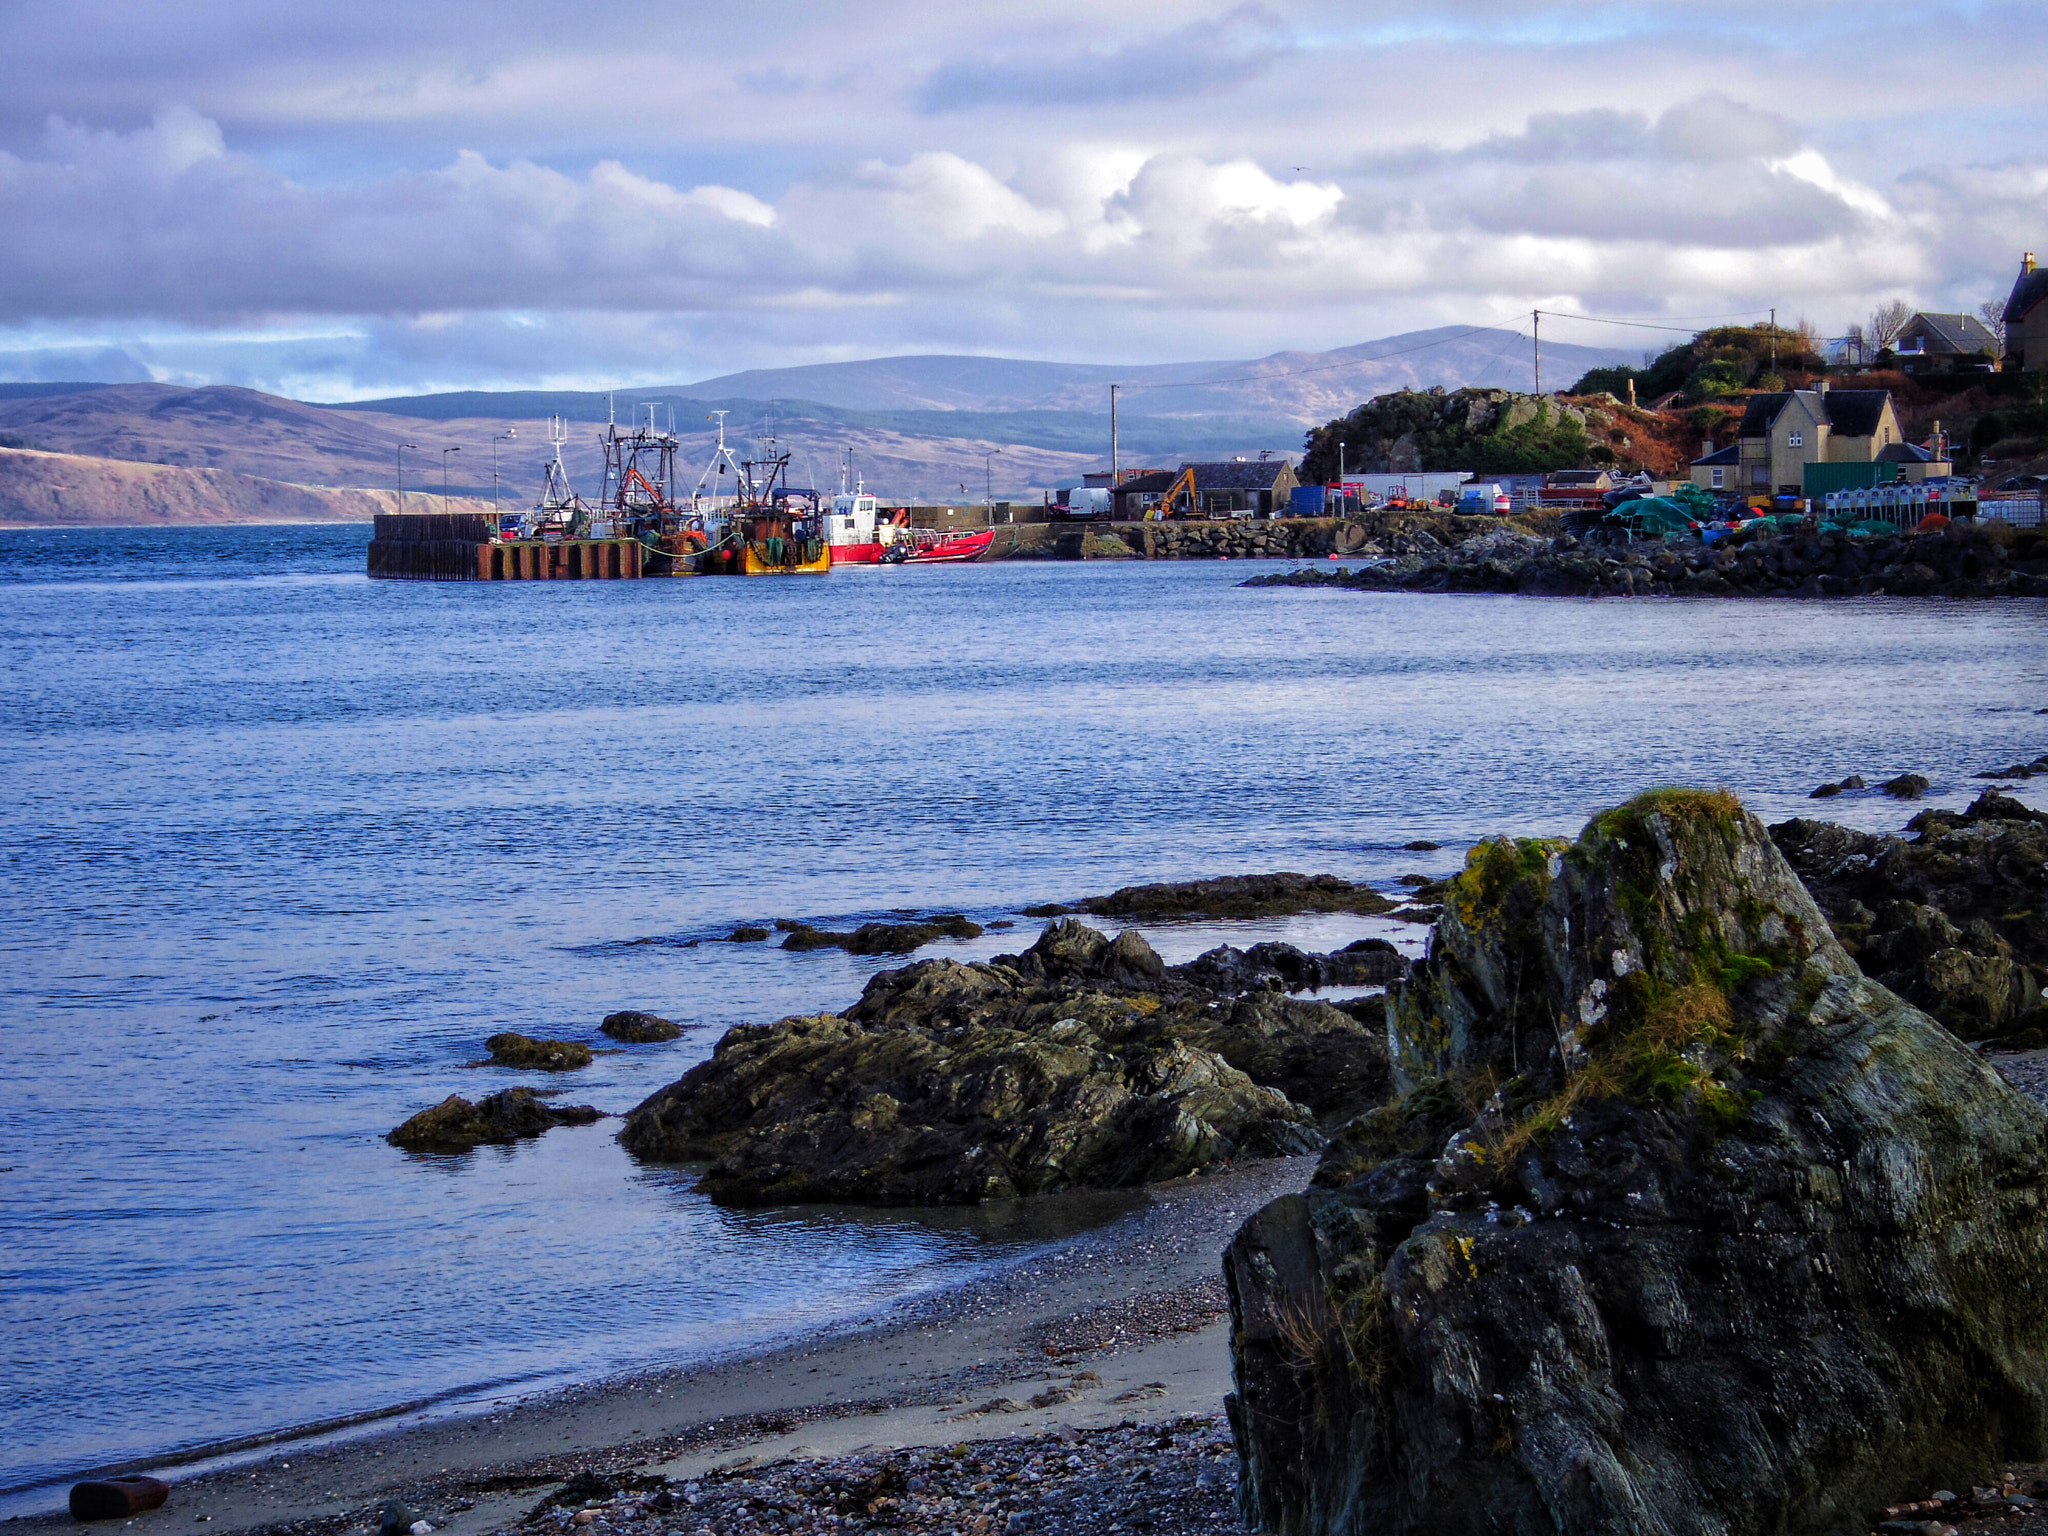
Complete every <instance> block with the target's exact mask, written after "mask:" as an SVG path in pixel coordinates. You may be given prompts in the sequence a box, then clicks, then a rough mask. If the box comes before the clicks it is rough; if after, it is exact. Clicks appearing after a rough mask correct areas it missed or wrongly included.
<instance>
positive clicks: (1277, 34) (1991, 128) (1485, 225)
mask: <svg viewBox="0 0 2048 1536" xmlns="http://www.w3.org/2000/svg"><path fill="white" fill-rule="evenodd" d="M0 15H4V18H5V22H4V27H5V33H6V37H7V50H8V54H9V68H8V84H7V89H6V91H5V92H4V93H0V380H38V379H102V380H114V381H120V380H140V379H160V380H164V381H168V382H179V383H240V384H248V385H251V386H254V387H257V388H262V389H267V390H271V391H275V392H278V393H284V394H290V395H295V396H297V397H300V398H306V399H346V398H364V397H369V396H375V395H384V394H397V393H413V392H420V391H427V390H437V389H461V388H537V387H547V388H599V387H604V386H606V385H609V384H621V385H625V384H635V383H638V384H651V383H681V382H689V381H695V380H698V379H703V378H707V377H711V376H715V375H718V374H722V373H727V372H732V371H736V370H739V369H744V368H751V367H776V366H789V365H792V364H799V363H807V362H823V361H839V360H846V359H853V358H861V357H870V356H882V355H903V354H916V353H928V352H944V353H970V354H980V355H992V356H1019V357H1033V358H1044V359H1051V360H1057V361H1064V362H1103V363H1113V364H1125V363H1130V364H1135V363H1155V362H1179V361H1190V360H1197V359H1205V358H1216V359H1224V358H1237V357H1256V356H1262V355H1265V354H1267V353H1271V352H1275V351H1279V350H1283V349H1289V348H1299V349H1306V350H1321V349H1324V348H1329V347H1336V346H1347V345H1353V344H1356V343H1359V342H1362V341H1366V340H1369V339H1372V338H1376V337H1380V336H1386V335H1392V334H1398V333H1400V332H1403V331H1409V330H1416V329H1421V328H1424V327H1429V326H1437V325H1444V324H1450V323H1460V324H1474V325H1477V324H1492V323H1500V322H1503V321H1506V322H1513V321H1514V320H1515V319H1516V317H1518V316H1520V317H1522V318H1523V319H1526V317H1527V312H1528V311H1529V310H1530V309H1532V308H1538V307H1540V308H1542V309H1543V310H1545V311H1547V312H1556V314H1557V315H1560V316H1563V315H1598V316H1606V317H1613V318H1621V319H1630V320H1634V321H1636V322H1638V323H1640V324H1662V325H1669V326H1673V327H1677V328H1679V329H1681V330H1684V329H1690V328H1692V327H1693V326H1695V325H1697V324H1700V323H1707V322H1709V321H1713V320H1718V319H1722V318H1730V319H1734V318H1740V319H1748V318H1752V317H1754V318H1762V317H1763V315H1764V314H1766V313H1767V312H1768V311H1770V310H1771V309H1773V308H1775V309H1776V311H1777V313H1778V315H1779V317H1780V318H1781V319H1784V320H1799V319H1804V320H1807V321H1809V322H1811V323H1812V324H1813V325H1814V326H1815V327H1817V328H1818V329H1819V330H1820V331H1821V333H1822V334H1823V335H1831V334H1839V333H1840V332H1841V331H1842V330H1843V329H1844V328H1845V327H1846V326H1847V325H1848V324H1850V323H1851V322H1853V321H1856V320H1859V319H1861V318H1862V317H1863V316H1865V315H1867V314H1868V313H1869V311H1870V310H1871V308H1873V307H1874V306H1875V305H1876V304H1877V303H1879V302H1881V301H1883V300H1886V299H1891V298H1903V299H1905V300H1907V301H1908V302H1909V303H1911V304H1913V305H1914V306H1915V307H1922V308H1931V309H1943V310H1967V311H1974V310H1975V309H1976V308H1977V306H1978V304H1979V303H1981V302H1983V301H1985V300H1987V299H1999V298H2003V297H2004V295H2005V294H2006V292H2007V291H2008V290H2009V288H2010V287H2011V284H2012V280H2013V277H2014V275H2015V273H2016V272H2017V270H2018V266H2019V261H2020V256H2021V253H2022V252H2023V251H2027V250H2034V249H2040V250H2042V251H2043V254H2044V255H2048V92H2043V91H2040V90H2038V89H2036V88H2035V87H2034V85H2033V84H2032V83H2031V82H2037V81H2039V80H2041V79H2043V78H2048V7H2044V6H2043V5H2041V4H2040V3H2039V0H2024V3H2004V4H1992V3H1963V0H1955V3H1946V4H1943V3H1898V4H1891V3H1885V0H1878V3H1876V4H1872V3H1871V0H1861V3H1856V4H1850V3H1834V0H1717V3H1715V4H1713V5H1711V6H1709V5H1701V4H1697V3H1693V0H1686V3H1676V0H1665V3H1662V4H1656V5H1651V4H1630V5H1621V4H1612V3H1606V0H1578V3H1574V4H1556V3H1546V0H1529V3H1517V0H1447V3H1440V4H1437V5H1435V6H1418V5H1416V4H1414V3H1412V0H1408V3H1381V0H1351V3H1346V4H1324V3H1319V0H1304V3H1280V0H1273V3H1253V4H1243V5H1232V4H1227V3H1226V4H1220V5H1204V4H1203V3H1202V0H1194V3H1188V0H1178V3H1174V4H1164V3H1157V4H1155V3H1139V0H1088V3H1078V0H1062V3H1054V0H1008V3H1006V4H1003V5H1000V6H997V5H955V6H934V5H932V4H930V3H929V0H917V3H910V0H849V3H843V4H837V5H822V4H802V3H790V0H754V3H750V4H746V5H733V4H729V3H722V4H718V5H705V4H701V3H695V0H680V3H678V0H671V3H667V4H662V5H658V6H657V5H647V4H639V3H633V0H613V3H610V4H607V5H604V6H600V7H595V8H582V7H565V6H541V5H535V4H532V3H529V0H491V3H488V4H479V3H476V0H438V3H435V4H431V5H422V4H420V3H418V0H408V3H404V4H395V3H390V0H350V3H348V4H344V5H322V6H299V5H279V4H277V3H276V0H185V3H182V4H179V5H176V6H170V5H165V4H163V3H161V0H146V3H144V0H126V3H124V0H61V3H60V0H6V4H5V6H4V7H0ZM1543 325H1544V333H1545V335H1546V336H1552V335H1554V336H1555V337H1556V338H1557V339H1559V340H1570V341H1581V342H1585V343H1588V344H1592V345H1608V346H1612V345H1628V346H1634V345H1637V344H1638V343H1640V344H1641V345H1642V346H1643V347H1644V348H1645V349H1650V350H1654V349H1655V348H1656V347H1658V346H1660V345H1662V344H1664V343H1666V342H1667V341H1668V340H1669V339H1671V336H1672V334H1673V333H1670V332H1660V331H1656V330H1648V329H1642V330H1631V329H1628V328H1626V327H1619V326H1614V325H1609V324H1604V323H1598V322H1595V321H1592V320H1573V319H1563V318H1556V319H1553V318H1551V316H1550V315H1549V314H1546V318H1545V320H1544V322H1543Z"/></svg>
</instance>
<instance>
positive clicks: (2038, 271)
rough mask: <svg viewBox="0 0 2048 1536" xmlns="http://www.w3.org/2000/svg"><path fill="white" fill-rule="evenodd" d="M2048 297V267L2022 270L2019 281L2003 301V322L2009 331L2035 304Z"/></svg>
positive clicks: (2024, 317)
mask: <svg viewBox="0 0 2048 1536" xmlns="http://www.w3.org/2000/svg"><path fill="white" fill-rule="evenodd" d="M2043 299H2048V267H2036V268H2034V270H2033V271H2031V272H2022V273H2021V274H2020V276H2019V281H2018V282H2016V283H2014V284H2013V285H2012V296H2011V297H2010V298H2008V299H2007V300H2006V301H2005V324H2006V330H2007V331H2008V333H2010V331H2011V329H2012V327H2014V326H2016V325H2018V324H2019V323H2020V322H2021V321H2022V320H2024V319H2026V318H2027V315H2028V313H2029V312H2030V311H2032V309H2033V308H2034V306H2035V305H2037V304H2039V303H2040V302H2041V301H2042V300H2043Z"/></svg>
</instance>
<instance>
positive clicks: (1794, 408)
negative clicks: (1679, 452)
mask: <svg viewBox="0 0 2048 1536" xmlns="http://www.w3.org/2000/svg"><path fill="white" fill-rule="evenodd" d="M1903 441H1904V438H1903V436H1902V435H1901V434H1900V432H1899V417H1898V412H1897V411H1896V410H1895V409H1894V408H1893V406H1892V395H1891V391H1890V390H1888V389H1837V390H1830V389H1829V388H1828V385H1827V381H1826V380H1825V379H1823V380H1822V381H1821V385H1820V387H1819V388H1818V389H1788V390H1782V391H1780V392H1779V393H1777V394H1773V395H1751V396H1750V397H1749V407H1748V409H1747V410H1746V411H1745V412H1744V413H1743V417H1742V427H1741V430H1740V431H1739V432H1738V433H1737V435H1736V441H1735V442H1734V444H1733V445H1732V446H1730V447H1727V448H1724V449H1722V450H1721V451H1720V452H1719V453H1710V454H1708V455H1706V456H1705V457H1704V458H1701V459H1698V460H1695V461H1694V463H1693V466H1692V478H1693V482H1694V483H1695V484H1697V485H1700V486H1703V487H1705V488H1706V489H1707V490H1710V491H1721V492H1724V493H1727V494H1731V495H1737V496H1776V495H1787V496H1797V495H1800V494H1802V493H1803V490H1804V486H1805V483H1806V466H1807V465H1809V464H1846V463H1869V462H1870V461H1872V460H1874V459H1878V458H1882V457H1883V456H1884V451H1885V449H1887V448H1890V447H1892V446H1894V445H1895V444H1898V443H1901V442H1903Z"/></svg>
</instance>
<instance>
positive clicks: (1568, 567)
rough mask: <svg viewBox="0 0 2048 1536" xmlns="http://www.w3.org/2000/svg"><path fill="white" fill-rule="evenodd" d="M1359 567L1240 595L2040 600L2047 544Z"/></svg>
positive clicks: (1516, 545) (1620, 548) (1502, 542)
mask: <svg viewBox="0 0 2048 1536" xmlns="http://www.w3.org/2000/svg"><path fill="white" fill-rule="evenodd" d="M1359 553H1361V554H1362V555H1365V556H1366V557H1368V558H1371V559H1374V560H1375V562H1376V563H1374V564H1372V565H1369V566H1366V567H1363V568H1359V569H1348V568H1342V567H1339V568H1335V569H1327V570H1326V569H1322V568H1311V569H1307V570H1297V571H1276V572H1274V573H1272V574H1270V575H1266V576H1255V577H1253V578H1252V579H1251V580H1250V581H1247V582H1246V583H1244V585H1246V586H1248V587H1275V586H1277V587H1342V588H1345V589H1347V590H1350V591H1358V592H1516V593H1521V594H1524V595H1526V596H1532V597H1884V596H1891V597H2041V596H2048V544H2043V543H2042V542H2041V541H2039V540H2032V539H2026V538H2024V537H2023V539H2022V540H2021V541H2019V542H2014V541H2012V540H2009V539H2007V538H2006V537H2005V536H2004V535H2003V534H1993V533H1991V532H1987V531H1986V530H1984V529H1981V528H1977V527H1972V526H1970V525H1969V524H1966V523H1958V524H1955V525H1954V526H1952V527H1950V528H1948V529H1946V530H1944V531H1942V532H1939V533H1927V534H1897V535H1891V536H1882V535H1880V536H1875V537H1852V536H1851V535H1849V534H1847V533H1844V532H1842V531H1840V530H1839V529H1828V530H1825V531H1821V530H1818V529H1813V528H1804V529H1800V530H1797V531H1793V532H1789V533H1779V532H1776V531H1772V532H1768V533H1765V532H1761V531H1759V532H1748V533H1742V534H1732V535H1730V536H1729V537H1728V538H1727V539H1725V540H1724V541H1722V542H1721V543H1720V544H1718V545H1714V546H1712V547H1709V546H1708V545H1706V544H1704V543H1700V542H1698V541H1697V540H1678V541H1671V542H1664V541H1657V540H1651V541H1647V542H1639V543H1633V544H1616V543H1610V542H1596V541H1593V540H1590V539H1580V538H1577V537H1574V536H1570V535H1567V536H1564V537H1560V538H1557V539H1542V540H1539V539H1534V538H1531V537H1529V536H1527V535H1523V534H1518V533H1516V532H1514V531H1512V530H1509V529H1505V528H1503V529H1498V530H1496V531H1494V532H1492V533H1487V534H1481V535H1479V536H1477V537H1472V538H1467V539H1464V540H1462V541H1461V542H1459V543H1456V544H1453V545H1444V544H1441V543H1439V545H1438V547H1437V548H1436V549H1434V550H1425V549H1411V550H1409V551H1407V552H1405V553H1395V552H1393V551H1391V550H1387V549H1381V548H1376V547H1373V546H1370V545H1369V546H1367V547H1366V548H1364V549H1362V550H1361V551H1360V552H1359Z"/></svg>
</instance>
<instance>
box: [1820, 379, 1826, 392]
mask: <svg viewBox="0 0 2048 1536" xmlns="http://www.w3.org/2000/svg"><path fill="white" fill-rule="evenodd" d="M1820 392H1821V393H1822V394H1826V393H1827V392H1828V381H1827V380H1826V379H1822V380H1821V381H1820Z"/></svg>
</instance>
